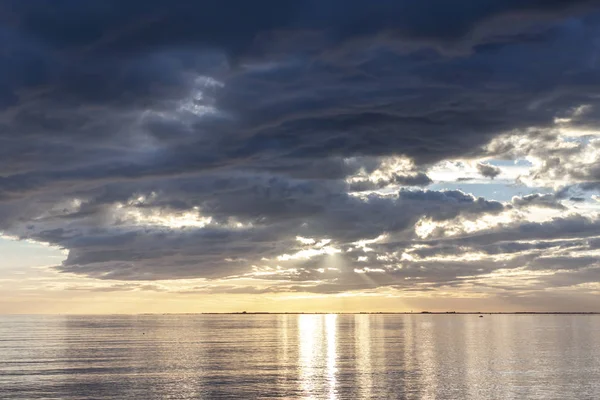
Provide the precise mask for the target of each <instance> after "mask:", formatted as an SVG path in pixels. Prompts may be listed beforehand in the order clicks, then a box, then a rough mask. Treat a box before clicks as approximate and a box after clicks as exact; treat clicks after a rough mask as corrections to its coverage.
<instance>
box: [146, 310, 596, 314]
mask: <svg viewBox="0 0 600 400" xmlns="http://www.w3.org/2000/svg"><path fill="white" fill-rule="evenodd" d="M330 314H336V315H600V311H590V312H586V311H515V312H504V311H497V312H478V311H418V312H408V311H402V312H395V311H390V312H387V311H382V312H266V311H265V312H263V311H256V312H252V311H246V312H243V311H242V312H203V313H158V314H156V313H143V314H138V315H330Z"/></svg>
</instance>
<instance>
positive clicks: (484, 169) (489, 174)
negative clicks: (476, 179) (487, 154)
mask: <svg viewBox="0 0 600 400" xmlns="http://www.w3.org/2000/svg"><path fill="white" fill-rule="evenodd" d="M477 171H478V172H479V173H480V174H481V175H482V176H484V177H486V178H492V179H494V178H495V177H497V176H498V175H500V173H501V172H502V170H501V169H500V168H498V167H496V166H495V165H491V164H485V163H477Z"/></svg>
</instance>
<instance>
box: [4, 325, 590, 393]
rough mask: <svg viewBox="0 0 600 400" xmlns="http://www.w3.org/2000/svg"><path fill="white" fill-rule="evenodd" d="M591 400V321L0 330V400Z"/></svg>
mask: <svg viewBox="0 0 600 400" xmlns="http://www.w3.org/2000/svg"><path fill="white" fill-rule="evenodd" d="M235 398H239V399H260V398H286V399H295V398H315V399H600V316H565V315H563V316H558V315H537V316H530V315H495V316H490V315H486V316H485V317H484V318H478V317H477V316H476V315H165V316H162V315H161V316H156V315H144V316H93V317H90V316H3V317H0V399H28V400H29V399H144V400H147V399H235Z"/></svg>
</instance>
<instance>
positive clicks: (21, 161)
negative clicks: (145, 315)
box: [0, 0, 600, 291]
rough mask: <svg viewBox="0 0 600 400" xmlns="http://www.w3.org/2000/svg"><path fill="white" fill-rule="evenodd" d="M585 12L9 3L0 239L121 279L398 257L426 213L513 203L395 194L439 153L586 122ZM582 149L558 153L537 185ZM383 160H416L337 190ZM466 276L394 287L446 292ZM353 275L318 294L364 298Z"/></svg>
mask: <svg viewBox="0 0 600 400" xmlns="http://www.w3.org/2000/svg"><path fill="white" fill-rule="evenodd" d="M596 4H597V2H596V1H573V0H571V1H558V0H554V1H523V0H520V1H516V0H514V1H513V0H503V1H501V0H481V1H477V2H473V1H467V0H464V1H463V0H461V1H453V2H448V1H442V0H429V1H421V2H415V1H408V0H407V1H391V0H390V1H388V0H382V1H378V2H376V4H373V2H367V1H362V0H344V1H342V0H329V1H312V0H311V1H303V2H291V3H290V2H281V1H275V0H261V1H253V2H250V1H241V0H239V1H229V0H220V1H213V0H210V1H202V2H167V1H159V0H148V1H144V2H141V1H126V2H123V1H118V2H117V1H115V0H102V1H101V0H89V1H85V2H82V1H75V0H58V1H52V2H51V1H47V0H32V1H17V0H5V1H2V2H0V40H1V41H2V43H3V51H1V52H0V229H1V230H2V231H5V232H6V233H8V234H12V235H18V236H20V237H26V238H31V239H35V240H40V241H44V242H47V243H51V244H54V245H57V246H60V247H63V248H65V249H68V250H69V251H70V253H69V256H68V258H67V260H66V261H65V262H64V263H63V264H62V265H61V266H59V267H57V268H58V269H59V270H61V271H65V272H73V273H79V274H85V275H89V276H93V277H98V278H104V279H121V280H154V279H168V278H193V277H207V278H223V277H228V276H233V275H243V274H244V273H247V272H249V271H251V266H252V265H254V264H257V265H258V264H260V262H261V261H262V260H263V259H269V260H273V259H276V258H277V257H278V256H279V255H281V254H292V253H294V252H297V251H301V250H302V249H303V247H302V246H301V245H300V244H299V243H298V241H297V240H296V236H302V237H307V238H313V237H314V238H316V239H317V240H321V239H331V240H332V243H333V244H335V245H336V246H339V247H347V246H350V245H351V244H352V242H355V241H358V240H361V239H372V238H375V237H378V236H380V235H383V234H388V235H390V236H393V237H394V238H396V239H398V238H400V239H402V240H405V241H406V243H404V244H402V245H398V246H399V248H408V247H410V243H411V242H410V241H411V240H412V239H414V238H415V233H414V226H415V224H416V223H418V221H420V220H421V219H423V218H425V219H429V220H431V221H438V222H439V221H451V220H452V219H455V218H462V219H465V220H475V219H477V218H479V217H481V216H484V215H488V214H497V213H500V212H502V211H505V210H506V209H507V207H506V206H505V205H503V204H501V203H499V202H496V201H490V200H486V199H485V198H481V197H474V196H471V195H468V194H465V193H463V192H460V191H453V190H450V191H427V190H406V189H402V190H400V191H399V192H398V191H397V189H396V188H397V187H398V186H410V187H425V186H428V185H430V184H431V183H432V179H431V178H430V175H428V172H427V170H428V169H429V168H430V167H431V165H432V164H433V163H436V162H438V161H442V160H447V159H454V158H473V157H476V156H478V155H486V156H489V155H490V154H492V155H494V154H495V155H501V156H505V157H508V158H510V156H511V155H515V154H517V153H518V151H522V150H523V148H522V147H520V148H519V147H518V146H516V145H514V144H512V143H504V142H503V143H501V145H499V147H497V148H495V149H493V150H490V149H487V150H485V149H484V146H485V145H487V144H488V143H489V142H490V141H491V140H493V139H495V138H498V135H501V134H506V133H507V132H516V133H517V134H523V135H525V134H524V133H523V132H524V131H525V130H528V132H529V133H528V134H527V135H528V136H527V137H529V138H531V141H532V143H534V142H535V141H534V139H536V138H537V139H536V140H539V141H543V140H544V138H545V137H547V134H546V135H543V134H537V135H536V134H533V133H531V132H532V129H537V130H539V131H542V130H544V129H546V128H549V127H554V125H555V118H557V117H564V116H565V115H564V114H565V113H566V114H568V113H569V110H573V109H574V108H575V107H579V106H580V105H581V104H588V105H589V106H590V110H591V111H588V112H586V113H585V114H582V117H581V118H582V120H581V121H580V122H581V124H583V123H584V122H585V124H586V125H592V124H593V122H594V121H595V120H594V118H595V117H594V116H595V115H596V113H595V112H594V110H595V108H594V107H593V106H594V105H595V104H596V103H597V101H598V96H597V94H598V90H599V88H600V73H599V72H598V69H597V68H596V58H597V53H598V47H597V43H598V42H597V39H598V37H599V36H600V32H599V30H598V20H599V18H600V17H599V16H598V14H597V13H596V10H595V6H596ZM542 65H543V68H541V67H540V66H542ZM584 117H585V121H584V120H583V118H584ZM547 142H548V143H550V142H551V141H550V140H547ZM537 147H538V148H541V146H537ZM546 147H548V146H546ZM529 151H531V152H534V151H535V148H534V147H533V145H532V148H530V149H529ZM578 151H579V150H576V149H562V148H561V149H554V150H552V149H550V150H549V152H547V153H546V154H548V155H549V157H547V165H545V166H544V170H543V171H541V172H540V173H542V172H544V171H555V170H559V171H560V169H558V168H559V167H560V168H563V165H564V163H561V162H560V161H561V160H565V159H566V160H571V159H572V158H573V157H576V156H577V154H579V153H578ZM395 156H403V157H404V158H405V159H409V160H410V161H411V163H412V164H411V167H410V168H409V169H407V171H406V172H394V173H391V174H389V175H388V176H387V178H381V179H380V180H378V181H375V182H372V181H367V180H363V181H360V180H359V181H356V180H349V179H348V178H351V177H356V176H363V177H364V176H365V175H369V174H371V173H373V172H374V171H376V170H378V168H380V166H381V165H382V162H383V161H382V159H384V158H386V157H395ZM569 157H571V158H569ZM557 160H558V161H557ZM573 165H577V164H576V163H574V162H573V163H569V164H568V165H567V166H568V167H569V168H568V172H569V173H568V175H569V176H572V177H573V179H575V180H576V181H577V182H578V183H581V184H582V185H583V184H588V185H591V184H592V182H595V181H597V180H598V179H600V175H598V174H597V172H598V171H597V168H596V167H595V166H594V165H588V166H587V167H586V168H585V169H583V170H582V171H583V172H581V173H580V174H579V175H577V172H576V170H577V168H574V167H572V166H573ZM478 168H479V170H480V172H481V174H482V175H484V176H487V177H491V178H493V177H495V176H496V175H498V173H499V170H498V169H497V167H494V166H492V165H487V164H479V165H478ZM565 168H566V167H565ZM431 176H433V175H431ZM540 176H541V175H540ZM379 189H381V190H380V193H374V194H369V195H365V194H364V193H360V192H366V191H371V190H379ZM386 191H387V192H386ZM391 191H394V192H391ZM352 192H357V193H352ZM518 202H519V204H518V206H522V207H524V206H525V205H530V204H536V205H546V206H549V204H554V205H555V206H556V208H559V207H558V206H557V205H558V204H560V203H558V200H557V202H556V203H551V202H549V201H545V200H544V199H543V198H542V197H539V198H535V199H534V198H529V197H524V198H521V200H519V201H518ZM515 205H517V204H516V203H515ZM173 218H179V220H178V221H179V222H178V223H177V224H175V225H173V224H171V225H169V221H172V220H173ZM194 218H196V219H202V218H204V221H205V223H204V225H203V226H197V225H196V226H195V225H194V223H193V222H194ZM157 221H158V222H157ZM182 221H183V222H182ZM185 221H190V222H189V226H186V222H185ZM557 223H558V222H557ZM565 224H566V223H565ZM590 224H592V225H593V224H595V222H590ZM524 226H525V225H524ZM570 228H572V227H571V226H570V225H568V224H566V225H561V226H560V227H559V228H557V229H559V230H561V231H560V232H563V233H565V234H568V232H569V229H570ZM512 229H515V230H516V231H515V232H514V234H515V235H516V236H517V237H522V238H523V239H524V240H525V239H527V238H529V237H537V236H536V235H540V234H541V233H540V232H538V229H537V228H536V226H532V227H531V228H530V229H527V228H524V227H521V228H520V229H522V230H519V229H518V228H516V227H514V228H512ZM573 229H575V228H573ZM594 229H595V228H594ZM553 232H554V231H553ZM486 234H487V235H488V236H485V235H484V234H482V235H481V236H478V237H476V238H475V237H474V238H472V239H471V240H472V241H480V243H478V245H479V246H485V245H486V244H487V245H491V244H495V243H496V241H498V240H499V239H498V238H497V236H500V235H502V234H504V233H500V232H488V233H486ZM546 234H548V233H546ZM556 234H557V235H558V231H556ZM577 234H582V235H585V234H586V233H585V232H581V231H577V232H574V233H573V235H574V236H575V235H577ZM494 235H496V236H494ZM457 240H458V239H457ZM464 240H466V241H468V240H469V239H467V238H465V239H464ZM486 241H488V242H487V243H486ZM465 245H466V244H465ZM469 245H472V246H474V245H475V244H473V243H471V244H469ZM388 250H389V249H388ZM490 251H491V250H490ZM225 259H229V260H233V261H225ZM352 260H353V261H352V262H350V261H349V265H353V266H354V265H355V264H356V265H357V266H360V265H361V264H360V263H359V262H358V261H357V260H356V259H352ZM369 262H372V263H373V264H372V265H374V266H375V265H376V264H377V263H376V262H375V261H373V260H371V259H370V261H369ZM461 265H462V267H461ZM515 265H516V264H515ZM463 267H464V271H459V270H460V268H463ZM496 267H497V265H496V264H491V263H490V264H488V265H487V266H483V267H481V271H479V272H476V273H478V274H482V273H484V272H485V271H491V270H493V269H494V268H496ZM315 268H318V266H317V265H316V264H315V265H313V266H312V267H311V266H307V267H306V271H305V273H304V275H300V276H303V277H306V278H307V279H308V277H309V276H313V275H314V274H316V272H315ZM357 268H358V267H357ZM427 268H429V267H427ZM474 268H475V266H474V263H462V264H461V263H460V262H456V263H453V264H446V265H445V266H443V265H442V264H441V263H440V264H436V265H432V266H431V268H430V269H427V272H426V273H424V275H419V274H418V271H419V268H418V266H417V265H416V264H415V265H414V266H412V267H410V268H409V267H408V266H407V269H406V271H408V272H406V271H405V272H402V273H397V272H394V274H398V279H399V280H400V279H404V278H406V277H408V278H411V279H412V278H415V279H416V278H419V279H423V280H426V281H430V282H432V283H436V284H437V283H439V284H442V282H445V281H446V282H449V281H453V280H456V279H457V277H461V276H464V275H465V274H466V273H474V272H473V269H474ZM367 275H368V276H370V275H372V273H367ZM367 275H365V276H367ZM348 277H349V278H346V279H347V282H346V284H340V285H339V287H338V288H337V289H336V288H331V289H328V290H332V291H335V290H337V291H340V290H345V289H348V288H350V287H356V284H355V282H354V281H353V279H354V278H356V277H354V276H353V275H348ZM350 277H351V278H350ZM374 279H375V278H374ZM383 281H384V279H380V280H378V279H375V280H374V281H373V282H375V283H374V285H375V286H377V285H383V284H384V282H383ZM392 281H393V282H396V281H395V280H392ZM340 282H341V281H340ZM397 284H398V285H400V283H397ZM352 285H354V286H352ZM125 288H127V287H125Z"/></svg>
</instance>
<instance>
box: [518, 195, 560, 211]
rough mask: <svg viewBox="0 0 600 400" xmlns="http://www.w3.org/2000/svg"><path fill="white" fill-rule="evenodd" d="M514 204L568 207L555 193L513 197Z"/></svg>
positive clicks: (557, 207)
mask: <svg viewBox="0 0 600 400" xmlns="http://www.w3.org/2000/svg"><path fill="white" fill-rule="evenodd" d="M512 204H514V205H515V206H516V207H531V206H535V207H546V208H555V209H558V210H564V209H565V208H566V207H565V206H564V205H562V203H561V202H560V197H558V196H557V195H555V194H539V193H534V194H529V195H526V196H522V197H518V196H515V197H513V198H512Z"/></svg>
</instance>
